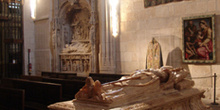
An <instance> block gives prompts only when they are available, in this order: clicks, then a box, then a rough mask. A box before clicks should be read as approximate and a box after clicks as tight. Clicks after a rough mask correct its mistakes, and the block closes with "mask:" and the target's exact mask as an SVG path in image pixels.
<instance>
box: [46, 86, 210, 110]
mask: <svg viewBox="0 0 220 110" xmlns="http://www.w3.org/2000/svg"><path fill="white" fill-rule="evenodd" d="M204 92H205V91H203V90H198V89H195V88H192V89H186V90H182V91H176V92H168V93H167V94H164V93H163V95H162V96H161V95H158V96H160V97H158V96H155V98H153V99H149V98H143V99H142V100H141V101H138V102H135V103H130V104H126V105H123V104H121V105H123V106H119V107H111V106H108V105H103V104H101V103H91V102H82V101H78V100H75V99H74V100H73V101H65V102H58V103H55V104H51V105H49V106H48V108H49V109H50V110H212V109H211V108H209V107H207V106H206V105H204V104H203V103H202V101H201V98H202V97H203V94H204Z"/></svg>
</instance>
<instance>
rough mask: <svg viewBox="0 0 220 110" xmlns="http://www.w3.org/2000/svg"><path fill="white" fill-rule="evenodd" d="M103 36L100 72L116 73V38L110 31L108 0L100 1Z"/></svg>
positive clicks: (101, 39)
mask: <svg viewBox="0 0 220 110" xmlns="http://www.w3.org/2000/svg"><path fill="white" fill-rule="evenodd" d="M100 2H101V3H100V6H101V10H100V16H101V22H102V23H101V24H102V25H101V26H100V27H101V28H100V30H101V35H100V36H101V38H100V44H101V47H100V73H112V74H115V73H116V50H115V49H116V45H115V41H116V40H115V38H114V37H113V36H112V35H111V31H110V13H109V4H108V0H102V1H100Z"/></svg>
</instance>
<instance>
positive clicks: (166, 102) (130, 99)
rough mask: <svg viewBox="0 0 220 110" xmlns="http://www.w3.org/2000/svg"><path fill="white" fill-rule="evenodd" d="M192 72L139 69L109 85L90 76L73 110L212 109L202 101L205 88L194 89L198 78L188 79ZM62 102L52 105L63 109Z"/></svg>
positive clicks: (75, 100) (77, 95) (77, 96)
mask: <svg viewBox="0 0 220 110" xmlns="http://www.w3.org/2000/svg"><path fill="white" fill-rule="evenodd" d="M188 75H189V72H188V71H186V70H184V69H183V68H172V67H161V68H160V69H147V70H138V71H135V72H134V73H133V74H131V75H130V76H123V77H122V78H121V79H119V80H116V81H113V82H109V83H105V84H101V83H100V82H99V81H95V82H94V81H93V79H92V78H91V77H88V78H87V79H86V84H85V86H84V87H82V88H81V89H80V90H79V92H78V93H77V94H76V95H75V99H74V100H73V101H72V103H73V106H71V107H69V110H71V109H72V110H74V109H75V110H109V109H110V110H209V109H211V108H208V107H206V106H205V105H204V104H203V103H202V101H201V98H202V97H204V95H203V94H204V92H205V91H204V90H199V89H196V88H193V86H194V81H192V80H190V79H187V76H188ZM62 103H64V102H61V103H57V104H53V105H50V106H49V107H48V108H50V109H52V108H56V107H57V108H58V109H59V105H62ZM58 109H57V110H58ZM60 109H64V108H62V107H60ZM66 109H67V110H68V108H66Z"/></svg>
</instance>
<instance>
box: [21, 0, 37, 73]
mask: <svg viewBox="0 0 220 110" xmlns="http://www.w3.org/2000/svg"><path fill="white" fill-rule="evenodd" d="M23 22H24V24H23V29H24V50H23V51H24V52H23V53H24V54H23V57H24V63H23V64H24V65H23V68H24V74H26V75H27V74H28V49H31V56H30V59H31V61H30V62H31V63H32V67H33V68H32V73H33V74H35V68H34V66H35V56H34V49H35V40H34V21H33V20H32V19H31V11H30V3H29V0H25V1H24V2H23Z"/></svg>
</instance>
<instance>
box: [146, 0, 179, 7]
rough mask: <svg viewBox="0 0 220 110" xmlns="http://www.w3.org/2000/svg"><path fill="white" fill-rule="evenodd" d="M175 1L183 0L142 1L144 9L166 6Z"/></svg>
mask: <svg viewBox="0 0 220 110" xmlns="http://www.w3.org/2000/svg"><path fill="white" fill-rule="evenodd" d="M177 1H183V0H144V7H145V8H147V7H151V6H157V5H161V4H166V3H170V2H177Z"/></svg>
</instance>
